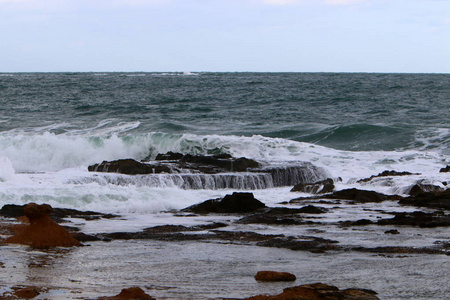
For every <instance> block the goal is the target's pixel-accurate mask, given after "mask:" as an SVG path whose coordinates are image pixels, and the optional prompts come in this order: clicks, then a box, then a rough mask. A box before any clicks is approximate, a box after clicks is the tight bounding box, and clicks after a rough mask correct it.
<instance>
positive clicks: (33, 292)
mask: <svg viewBox="0 0 450 300" xmlns="http://www.w3.org/2000/svg"><path fill="white" fill-rule="evenodd" d="M13 290H14V293H13V294H14V295H15V296H16V297H18V298H19V299H33V298H36V297H37V296H39V294H40V289H39V288H37V287H23V288H19V287H13Z"/></svg>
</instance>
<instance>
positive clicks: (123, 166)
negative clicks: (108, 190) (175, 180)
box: [88, 159, 172, 175]
mask: <svg viewBox="0 0 450 300" xmlns="http://www.w3.org/2000/svg"><path fill="white" fill-rule="evenodd" d="M88 170H89V171H90V172H109V173H121V174H128V175H136V174H155V173H172V169H171V168H169V167H168V166H165V165H150V164H147V163H142V162H138V161H136V160H134V159H119V160H115V161H110V162H108V161H103V162H102V163H100V164H94V165H91V166H89V167H88Z"/></svg>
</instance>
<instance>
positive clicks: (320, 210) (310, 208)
mask: <svg viewBox="0 0 450 300" xmlns="http://www.w3.org/2000/svg"><path fill="white" fill-rule="evenodd" d="M326 212H328V209H326V208H325V207H319V206H314V205H307V206H303V207H302V208H300V209H299V213H304V214H324V213H326Z"/></svg>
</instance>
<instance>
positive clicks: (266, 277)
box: [255, 271, 297, 281]
mask: <svg viewBox="0 0 450 300" xmlns="http://www.w3.org/2000/svg"><path fill="white" fill-rule="evenodd" d="M255 279H256V280H258V281H295V280H296V279H297V278H296V277H295V275H294V274H291V273H288V272H276V271H259V272H258V273H256V275H255Z"/></svg>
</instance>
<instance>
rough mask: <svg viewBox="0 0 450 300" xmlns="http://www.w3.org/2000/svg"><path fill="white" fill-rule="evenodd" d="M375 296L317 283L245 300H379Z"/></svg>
mask: <svg viewBox="0 0 450 300" xmlns="http://www.w3.org/2000/svg"><path fill="white" fill-rule="evenodd" d="M375 295H376V292H374V291H371V290H365V289H347V290H339V289H338V288H337V287H335V286H332V285H327V284H323V283H315V284H305V285H300V286H295V287H290V288H286V289H284V291H283V293H281V294H279V295H274V296H267V295H258V296H254V297H250V298H245V299H244V300H379V298H378V297H377V296H375Z"/></svg>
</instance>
